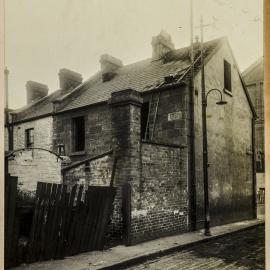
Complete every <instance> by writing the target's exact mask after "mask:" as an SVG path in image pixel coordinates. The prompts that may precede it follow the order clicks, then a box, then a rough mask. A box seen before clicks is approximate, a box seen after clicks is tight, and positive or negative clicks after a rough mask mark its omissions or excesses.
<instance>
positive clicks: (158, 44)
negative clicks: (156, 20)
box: [152, 30, 175, 60]
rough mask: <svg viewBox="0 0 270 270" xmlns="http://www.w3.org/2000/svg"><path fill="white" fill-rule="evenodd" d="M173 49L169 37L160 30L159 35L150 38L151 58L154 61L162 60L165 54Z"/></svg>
mask: <svg viewBox="0 0 270 270" xmlns="http://www.w3.org/2000/svg"><path fill="white" fill-rule="evenodd" d="M174 49H175V48H174V44H173V43H172V39H171V36H170V35H169V34H168V33H167V32H166V31H164V30H162V31H161V32H160V34H159V35H157V36H155V37H153V38H152V58H153V59H154V60H159V59H161V58H163V56H164V55H165V54H166V53H168V52H170V51H173V50H174Z"/></svg>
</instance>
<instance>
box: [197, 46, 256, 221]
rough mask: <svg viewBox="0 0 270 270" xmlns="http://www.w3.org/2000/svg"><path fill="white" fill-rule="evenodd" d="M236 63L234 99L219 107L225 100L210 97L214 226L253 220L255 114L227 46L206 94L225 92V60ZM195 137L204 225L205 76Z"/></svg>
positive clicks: (211, 70) (214, 64) (213, 64)
mask: <svg viewBox="0 0 270 270" xmlns="http://www.w3.org/2000/svg"><path fill="white" fill-rule="evenodd" d="M224 59H226V60H227V61H228V62H229V63H231V72H232V74H231V75H232V76H231V77H232V96H230V95H228V94H226V93H223V96H224V98H225V100H226V101H227V102H228V103H227V104H226V105H225V106H218V105H216V102H217V101H218V100H219V98H220V96H219V94H218V93H215V92H212V93H211V94H210V95H209V96H208V105H207V134H208V160H209V164H210V167H209V168H208V174H209V196H210V216H211V223H212V225H215V224H224V223H229V222H233V221H239V220H243V219H248V218H252V196H253V180H252V155H251V154H250V151H251V149H252V112H251V109H250V107H249V104H248V100H247V98H246V96H245V93H244V90H243V86H242V84H241V81H240V78H239V74H238V72H237V67H236V63H235V62H234V59H233V57H232V54H231V51H230V49H229V47H228V45H227V44H225V45H223V47H221V48H220V49H219V51H218V52H217V53H216V54H215V55H214V56H213V57H212V58H211V60H210V61H209V62H208V63H207V64H206V66H205V81H206V90H207V91H208V90H210V89H212V88H218V89H221V90H222V89H223V88H224V77H223V74H224V73H223V72H224V71H223V68H224V67H223V61H224ZM195 89H196V90H197V91H198V95H195V135H196V137H195V138H196V144H195V147H196V181H197V185H196V187H197V222H198V225H201V226H203V200H204V198H203V194H204V193H203V164H202V160H203V159H202V153H203V152H202V129H201V123H202V122H201V121H202V120H201V114H202V109H201V76H200V73H199V74H198V75H197V76H196V77H195Z"/></svg>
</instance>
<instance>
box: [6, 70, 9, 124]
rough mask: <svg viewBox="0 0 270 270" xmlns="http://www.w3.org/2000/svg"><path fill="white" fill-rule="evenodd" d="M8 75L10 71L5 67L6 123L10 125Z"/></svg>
mask: <svg viewBox="0 0 270 270" xmlns="http://www.w3.org/2000/svg"><path fill="white" fill-rule="evenodd" d="M8 75H9V71H8V69H7V68H5V112H6V113H5V118H6V119H5V121H6V125H7V126H8V124H9V119H8V110H9V108H8Z"/></svg>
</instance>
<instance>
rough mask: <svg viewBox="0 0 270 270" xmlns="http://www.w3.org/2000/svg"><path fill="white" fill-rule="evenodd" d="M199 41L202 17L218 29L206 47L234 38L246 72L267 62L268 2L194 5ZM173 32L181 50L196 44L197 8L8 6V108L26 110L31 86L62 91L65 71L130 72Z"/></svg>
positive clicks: (219, 0)
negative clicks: (106, 62) (103, 66)
mask: <svg viewBox="0 0 270 270" xmlns="http://www.w3.org/2000/svg"><path fill="white" fill-rule="evenodd" d="M193 6H194V8H193V10H194V26H195V29H194V36H195V35H199V29H198V28H196V26H197V25H198V24H199V21H200V17H201V16H203V19H204V22H205V23H212V22H213V21H216V27H212V26H210V27H207V28H205V30H204V39H205V40H211V39H214V38H218V37H221V36H227V37H228V39H229V43H230V45H231V47H232V50H233V52H234V56H235V58H236V60H237V62H238V65H239V67H240V71H243V70H244V69H245V68H247V67H248V66H249V65H250V64H252V63H253V62H255V61H256V60H257V59H258V58H259V57H261V56H263V0H193ZM161 30H165V31H167V32H168V33H169V34H170V35H171V37H172V41H173V42H174V44H175V47H176V48H181V47H184V46H187V45H189V44H190V0H114V1H112V0H111V1H110V0H46V1H44V0H5V65H6V67H7V68H8V69H9V72H10V73H9V106H10V108H13V109H16V108H19V107H22V106H24V105H25V104H26V90H25V84H26V82H27V81H28V80H33V81H37V82H40V83H44V84H47V85H48V87H49V89H50V91H49V93H51V92H53V91H55V90H57V89H58V88H59V80H58V71H59V69H61V68H68V69H71V70H74V71H76V72H79V73H81V74H82V76H83V78H84V80H86V79H87V78H89V77H90V76H91V75H93V74H94V73H96V72H97V71H98V70H99V69H100V63H99V58H100V55H102V54H104V53H108V54H111V55H112V56H114V57H117V58H119V59H121V60H122V61H123V63H124V65H125V64H129V63H132V62H136V61H139V60H142V59H146V58H149V57H151V55H152V47H151V40H152V37H153V36H155V35H157V34H158V33H159V32H160V31H161Z"/></svg>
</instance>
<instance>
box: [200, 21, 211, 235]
mask: <svg viewBox="0 0 270 270" xmlns="http://www.w3.org/2000/svg"><path fill="white" fill-rule="evenodd" d="M203 27H204V24H203V17H202V16H201V22H200V30H201V88H202V93H201V94H202V96H201V98H202V132H203V183H204V235H206V236H210V235H211V233H210V211H209V191H208V150H207V134H206V132H207V126H206V106H207V101H206V94H205V74H204V55H203Z"/></svg>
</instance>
